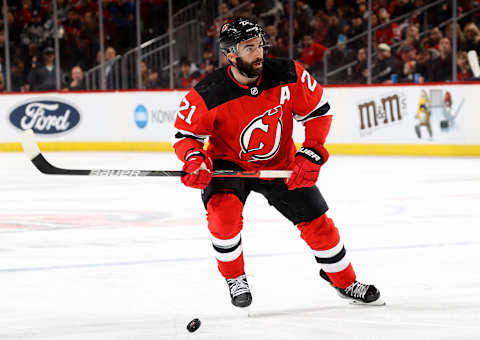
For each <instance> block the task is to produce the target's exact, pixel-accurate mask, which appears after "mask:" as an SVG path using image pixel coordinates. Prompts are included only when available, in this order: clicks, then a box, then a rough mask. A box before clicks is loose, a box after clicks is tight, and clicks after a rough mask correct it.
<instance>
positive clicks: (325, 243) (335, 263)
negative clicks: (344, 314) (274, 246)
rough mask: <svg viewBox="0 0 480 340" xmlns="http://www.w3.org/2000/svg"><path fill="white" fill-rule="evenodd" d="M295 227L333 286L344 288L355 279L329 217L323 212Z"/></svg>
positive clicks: (338, 235)
mask: <svg viewBox="0 0 480 340" xmlns="http://www.w3.org/2000/svg"><path fill="white" fill-rule="evenodd" d="M297 227H298V229H299V230H300V232H301V234H300V235H301V237H302V239H303V240H305V242H307V244H308V245H309V246H310V248H311V249H312V250H313V253H314V255H315V259H316V261H317V262H318V263H319V264H320V267H321V268H322V269H323V270H324V271H325V272H326V273H327V274H328V276H329V278H330V279H331V280H332V284H333V285H334V286H335V287H339V288H346V287H348V286H349V285H350V284H352V283H353V282H354V281H355V278H356V276H355V271H354V270H353V267H352V265H351V264H350V261H349V259H348V257H347V254H346V251H345V248H344V246H343V242H342V240H341V239H340V234H339V233H338V229H337V228H336V227H335V224H334V223H333V221H332V220H331V219H330V218H328V217H327V216H326V215H325V214H323V215H322V216H320V217H318V218H316V219H314V220H312V221H309V222H302V223H299V224H298V226H297Z"/></svg>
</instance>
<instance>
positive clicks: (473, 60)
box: [467, 50, 480, 78]
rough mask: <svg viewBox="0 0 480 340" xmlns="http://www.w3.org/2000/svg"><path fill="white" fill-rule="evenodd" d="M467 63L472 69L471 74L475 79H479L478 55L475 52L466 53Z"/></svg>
mask: <svg viewBox="0 0 480 340" xmlns="http://www.w3.org/2000/svg"><path fill="white" fill-rule="evenodd" d="M467 58H468V63H469V64H470V68H471V69H472V73H473V75H474V77H475V78H479V77H480V65H479V63H478V54H477V52H476V51H475V50H471V51H468V53H467Z"/></svg>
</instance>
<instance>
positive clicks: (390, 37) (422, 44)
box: [0, 0, 480, 91]
mask: <svg viewBox="0 0 480 340" xmlns="http://www.w3.org/2000/svg"><path fill="white" fill-rule="evenodd" d="M192 2H193V1H188V0H184V1H175V2H173V3H174V5H175V7H174V10H179V9H181V8H184V7H185V6H187V5H189V4H191V3H192ZM207 2H208V1H207ZM214 3H215V4H218V1H214ZM428 3H430V2H428V1H424V0H372V4H373V7H372V13H369V11H368V8H367V1H366V0H323V1H315V0H310V1H308V0H296V1H295V2H294V13H293V18H294V23H293V27H294V46H293V56H294V59H296V60H297V61H299V62H300V63H302V64H303V65H304V66H305V68H307V69H308V70H309V71H310V72H311V73H312V74H313V75H314V76H316V77H317V78H318V79H319V81H323V79H325V78H326V79H327V80H328V83H357V84H364V83H366V82H367V78H368V76H371V79H372V82H375V83H392V82H437V81H439V82H441V81H451V80H452V79H453V78H454V77H453V74H452V62H453V61H452V58H453V53H452V52H453V31H454V30H453V28H454V27H453V24H452V21H451V18H452V7H451V1H445V2H443V3H441V4H439V5H437V6H432V7H431V8H429V9H428V10H425V11H418V10H417V9H419V8H421V7H423V6H425V5H427V4H428ZM57 4H58V10H57V16H58V22H59V28H58V30H57V34H58V38H59V43H60V48H59V55H58V56H59V58H60V61H61V65H60V66H61V70H56V67H55V57H56V54H55V50H54V36H53V34H54V24H53V20H52V13H53V8H52V7H53V3H52V0H8V9H7V20H8V26H9V44H10V56H11V57H10V60H11V63H10V65H11V67H10V71H11V82H12V90H13V91H44V90H54V89H55V88H56V78H57V72H59V76H60V80H61V84H62V88H63V89H64V90H83V89H85V88H86V83H85V79H84V72H85V71H86V70H89V69H91V68H93V67H95V66H97V65H99V64H100V61H101V60H100V59H101V54H100V53H99V49H100V43H99V20H98V16H99V10H98V1H97V0H57ZM479 6H480V1H478V0H458V2H457V9H458V13H457V16H460V19H459V20H458V21H457V26H456V37H457V39H456V41H457V44H456V61H455V62H456V64H457V74H456V79H457V80H458V81H465V80H472V77H473V75H472V72H471V70H470V66H469V62H468V59H467V52H468V51H470V50H475V51H477V53H479V54H480V30H479V28H478V27H479V17H480V11H475V10H476V9H478V8H479ZM289 9H290V8H289V0H250V1H247V0H224V1H223V2H222V6H221V8H220V7H218V12H217V13H216V14H217V15H216V19H213V20H211V22H207V21H205V24H206V26H205V31H206V34H205V37H204V38H203V40H202V41H201V48H202V50H203V54H202V58H201V61H200V62H199V61H198V60H195V61H192V60H188V58H187V57H186V56H185V57H182V58H180V60H179V62H178V66H177V69H176V75H177V78H176V82H175V84H174V85H175V87H177V88H190V87H192V86H195V84H196V83H198V82H199V81H200V80H201V79H203V78H204V77H205V76H206V75H207V74H208V73H211V72H213V71H214V70H215V69H216V68H217V67H218V66H221V65H224V63H225V61H224V58H223V57H222V56H221V54H220V53H219V51H218V44H217V43H216V36H217V34H218V30H219V27H220V26H221V25H222V24H223V23H224V22H226V21H227V20H228V18H229V17H231V16H241V15H243V16H250V17H254V18H256V19H257V20H258V21H259V22H260V23H261V24H262V25H263V26H264V27H265V30H266V32H267V34H268V41H269V45H270V47H269V49H268V52H267V57H282V58H285V57H288V56H289V35H288V33H287V32H289V29H290V26H289V25H290V22H289V20H288V19H289V17H290V13H289ZM135 10H136V6H135V0H103V7H102V13H103V24H104V32H105V33H104V46H105V53H104V62H107V63H108V62H109V61H112V60H113V59H114V58H115V57H116V56H117V55H122V54H123V53H125V52H126V51H128V50H130V49H132V48H134V47H135V45H136V30H137V28H136V20H135ZM167 14H168V1H167V0H142V2H141V13H140V17H141V22H142V27H141V37H142V41H146V40H149V39H152V38H155V37H157V36H159V35H161V34H163V33H165V32H167V29H168V20H167V19H166V18H167V17H168V15H167ZM464 14H465V15H464ZM219 18H222V19H219ZM0 21H1V23H0V68H1V72H0V89H1V90H4V89H5V60H4V57H5V50H4V49H5V32H4V31H3V27H4V22H3V17H2V20H0ZM369 21H370V22H371V25H372V28H373V30H374V31H373V32H372V35H371V38H372V41H371V44H372V46H373V50H372V64H371V68H370V69H368V67H367V64H368V63H367V54H368V53H367V48H366V47H367V39H368V35H367V28H368V22H369ZM107 68H108V66H107ZM107 71H108V72H109V70H108V69H106V72H107ZM325 71H326V72H327V75H328V77H326V74H325ZM112 76H113V72H112ZM141 77H142V83H143V86H144V87H145V88H165V87H168V85H169V82H168V80H167V79H165V77H163V74H162V73H161V71H160V70H155V69H154V67H153V65H149V64H148V63H146V62H142V63H141Z"/></svg>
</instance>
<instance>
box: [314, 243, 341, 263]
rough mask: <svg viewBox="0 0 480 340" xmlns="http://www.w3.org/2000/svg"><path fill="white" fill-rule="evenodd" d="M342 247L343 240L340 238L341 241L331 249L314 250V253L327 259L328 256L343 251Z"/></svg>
mask: <svg viewBox="0 0 480 340" xmlns="http://www.w3.org/2000/svg"><path fill="white" fill-rule="evenodd" d="M342 248H343V242H342V240H340V241H338V244H337V245H336V246H335V247H333V248H331V249H327V250H314V251H313V255H315V256H316V257H319V258H322V259H326V258H329V257H333V256H335V255H337V254H338V253H340V252H341V251H342Z"/></svg>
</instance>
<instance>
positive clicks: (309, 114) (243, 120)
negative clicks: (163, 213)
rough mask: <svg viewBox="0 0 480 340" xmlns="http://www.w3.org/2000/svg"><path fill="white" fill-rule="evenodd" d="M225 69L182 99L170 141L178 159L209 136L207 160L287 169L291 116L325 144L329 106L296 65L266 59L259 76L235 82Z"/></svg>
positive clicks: (291, 154)
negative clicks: (247, 80) (244, 83)
mask: <svg viewBox="0 0 480 340" xmlns="http://www.w3.org/2000/svg"><path fill="white" fill-rule="evenodd" d="M230 68H231V66H228V67H225V68H222V69H219V70H217V71H215V72H214V73H212V74H211V75H209V76H208V77H206V78H205V79H204V80H202V81H201V82H200V83H199V84H197V86H195V88H193V89H192V90H190V92H188V94H187V95H186V96H185V98H184V99H183V100H182V102H181V105H180V107H179V109H178V112H177V118H176V121H175V128H176V131H175V136H174V138H173V141H172V143H173V145H174V148H175V151H176V153H177V156H178V157H179V158H180V159H181V160H184V155H185V152H186V151H187V150H189V149H191V148H195V147H202V146H203V143H205V142H206V141H207V139H208V143H209V144H208V149H207V152H208V154H209V155H210V157H211V158H212V159H222V160H227V161H230V162H233V163H235V164H238V165H239V166H240V167H242V168H243V169H244V170H258V169H286V168H287V166H288V165H289V164H290V162H291V161H292V160H293V158H294V154H295V152H296V148H295V144H294V142H293V139H292V131H293V121H294V120H296V121H298V122H301V123H303V124H305V125H306V126H307V128H308V126H309V125H310V127H311V128H310V130H311V131H310V132H309V131H307V133H306V135H307V138H309V136H314V137H313V138H314V139H316V140H317V141H319V142H321V143H322V144H323V143H324V141H325V138H326V135H327V133H328V129H329V128H330V122H331V117H329V109H330V106H329V104H328V102H327V100H326V98H325V96H324V94H323V88H322V87H321V86H320V85H319V84H318V83H317V81H316V80H315V79H314V78H313V77H312V76H311V75H310V74H309V73H308V72H307V71H306V70H305V69H304V68H303V67H302V66H301V65H300V64H298V63H297V62H294V61H292V60H287V59H265V61H264V67H263V72H262V75H261V76H260V77H259V79H258V81H257V82H256V83H255V84H250V85H249V86H246V85H242V84H240V83H238V82H237V81H236V80H235V79H234V77H233V75H232V73H231V69H230ZM327 116H328V117H327ZM314 121H315V122H314Z"/></svg>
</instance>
